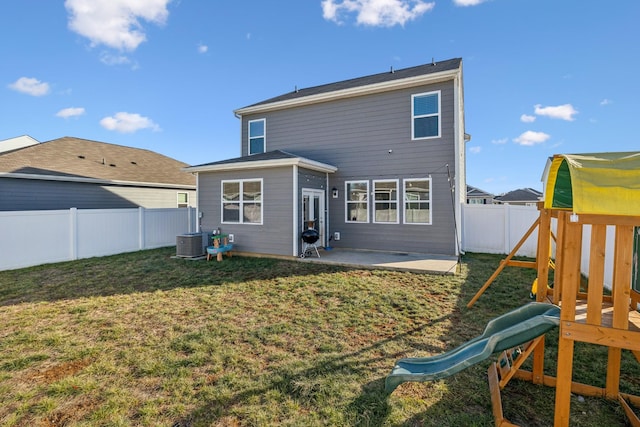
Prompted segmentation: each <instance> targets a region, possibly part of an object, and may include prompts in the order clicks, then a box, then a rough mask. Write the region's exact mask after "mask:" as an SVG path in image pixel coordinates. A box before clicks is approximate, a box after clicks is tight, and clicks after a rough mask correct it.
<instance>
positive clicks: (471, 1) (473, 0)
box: [453, 0, 487, 6]
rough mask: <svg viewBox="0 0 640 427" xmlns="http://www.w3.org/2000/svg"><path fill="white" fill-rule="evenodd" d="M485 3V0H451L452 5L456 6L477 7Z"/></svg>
mask: <svg viewBox="0 0 640 427" xmlns="http://www.w3.org/2000/svg"><path fill="white" fill-rule="evenodd" d="M485 1H487V0H453V4H455V5H456V6H477V5H479V4H480V3H484V2H485Z"/></svg>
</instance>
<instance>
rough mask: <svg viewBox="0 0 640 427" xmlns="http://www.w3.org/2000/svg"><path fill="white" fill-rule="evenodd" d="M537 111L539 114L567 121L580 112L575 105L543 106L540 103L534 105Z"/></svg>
mask: <svg viewBox="0 0 640 427" xmlns="http://www.w3.org/2000/svg"><path fill="white" fill-rule="evenodd" d="M533 108H534V109H535V113H536V114H537V115H539V116H547V117H550V118H552V119H562V120H567V121H570V122H571V121H573V120H575V119H574V117H573V116H574V115H575V114H578V111H576V109H575V108H573V105H571V104H563V105H557V106H555V107H542V106H541V105H540V104H537V105H534V107H533Z"/></svg>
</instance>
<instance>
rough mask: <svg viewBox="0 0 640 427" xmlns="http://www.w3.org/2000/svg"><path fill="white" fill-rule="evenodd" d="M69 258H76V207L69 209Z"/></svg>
mask: <svg viewBox="0 0 640 427" xmlns="http://www.w3.org/2000/svg"><path fill="white" fill-rule="evenodd" d="M69 246H70V247H69V258H70V259H71V260H72V261H73V260H76V259H78V208H71V209H69Z"/></svg>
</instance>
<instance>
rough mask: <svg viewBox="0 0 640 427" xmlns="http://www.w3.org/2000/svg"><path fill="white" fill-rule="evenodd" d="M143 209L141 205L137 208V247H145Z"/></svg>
mask: <svg viewBox="0 0 640 427" xmlns="http://www.w3.org/2000/svg"><path fill="white" fill-rule="evenodd" d="M144 220H145V210H144V208H143V207H142V206H140V207H139V208H138V249H140V250H142V249H144V248H145V240H146V239H145V237H146V236H145V230H144V229H145V221H144Z"/></svg>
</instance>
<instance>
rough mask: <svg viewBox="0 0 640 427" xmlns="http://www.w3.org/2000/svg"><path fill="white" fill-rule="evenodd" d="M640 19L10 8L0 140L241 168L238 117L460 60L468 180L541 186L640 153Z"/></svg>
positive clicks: (425, 11) (164, 4)
mask: <svg viewBox="0 0 640 427" xmlns="http://www.w3.org/2000/svg"><path fill="white" fill-rule="evenodd" d="M132 5H133V6H132ZM638 18H640V2H638V1H637V0H616V1H612V2H595V1H584V0H561V1H558V0H486V1H483V0H434V1H416V0H277V1H235V2H218V1H215V2H214V1H205V0H199V1H197V0H137V1H133V0H67V1H62V0H58V1H54V0H48V1H42V0H20V1H11V2H4V3H3V8H2V14H0V32H2V39H3V43H2V44H1V45H0V57H1V58H2V65H3V66H2V67H0V93H1V96H0V118H1V121H0V123H1V126H0V140H2V139H8V138H12V137H16V136H20V135H30V136H32V137H33V138H35V139H37V140H39V141H47V140H51V139H55V138H59V137H62V136H75V137H79V138H86V139H92V140H97V141H104V142H110V143H114V144H120V145H126V146H131V147H137V148H144V149H150V150H153V151H157V152H159V153H162V154H165V155H167V156H170V157H174V158H176V159H178V160H181V161H184V162H186V163H189V164H200V163H206V162H211V161H216V160H222V159H227V158H232V157H237V156H239V155H240V140H239V139H240V122H239V120H238V119H237V118H235V117H234V115H233V110H234V109H237V108H240V107H244V106H247V105H250V104H253V103H255V102H258V101H262V100H264V99H267V98H270V97H273V96H276V95H280V94H283V93H286V92H289V91H291V90H293V89H294V88H295V87H296V86H297V87H298V88H304V87H310V86H316V85H320V84H325V83H331V82H335V81H340V80H345V79H350V78H354V77H360V76H365V75H370V74H376V73H380V72H385V71H388V70H389V69H390V67H394V68H395V69H399V68H405V67H411V66H415V65H420V64H424V63H428V62H431V60H432V58H433V59H434V60H436V61H438V60H444V59H449V58H455V57H461V58H462V59H463V73H464V85H465V87H464V95H465V110H466V131H467V133H469V134H471V135H472V139H471V141H470V142H468V143H467V182H468V184H470V185H473V186H476V187H479V188H481V189H484V190H486V191H489V192H492V193H495V194H500V193H503V192H506V191H510V190H513V189H517V188H523V187H533V188H536V189H539V190H541V189H542V184H541V182H540V177H541V174H542V171H543V169H544V165H545V161H546V159H547V157H549V156H551V155H553V154H555V153H584V152H599V151H632V150H638V149H640V140H638V138H637V137H636V132H637V131H636V128H635V119H636V118H635V116H634V115H633V114H634V112H635V113H637V112H638V111H639V110H638V106H637V105H638V104H637V100H638V95H640V90H639V87H640V85H639V84H638V77H637V76H638V70H639V69H640V30H639V29H638V28H639V26H638V25H637V22H636V21H637V19H638Z"/></svg>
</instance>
